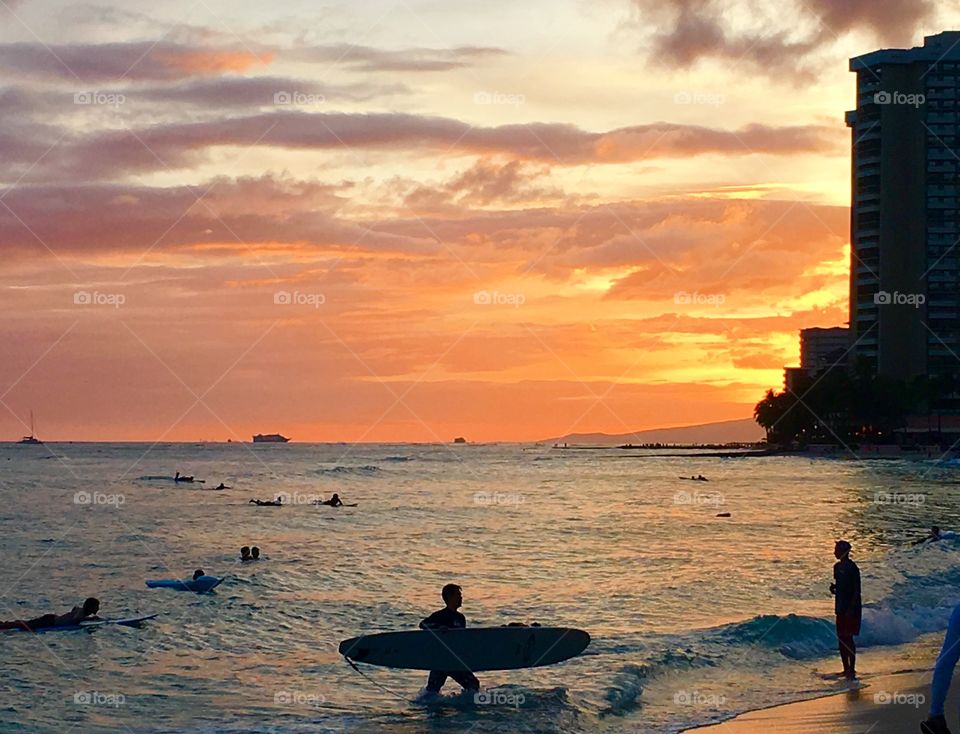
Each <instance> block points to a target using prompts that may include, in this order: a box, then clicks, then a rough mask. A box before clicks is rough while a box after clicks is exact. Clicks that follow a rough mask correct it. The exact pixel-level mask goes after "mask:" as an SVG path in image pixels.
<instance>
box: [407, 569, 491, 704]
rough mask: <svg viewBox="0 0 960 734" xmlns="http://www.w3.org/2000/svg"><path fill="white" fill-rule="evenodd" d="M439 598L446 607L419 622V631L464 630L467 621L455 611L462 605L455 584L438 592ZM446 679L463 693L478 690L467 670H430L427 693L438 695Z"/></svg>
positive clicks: (477, 683) (461, 598) (460, 591)
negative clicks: (457, 686)
mask: <svg viewBox="0 0 960 734" xmlns="http://www.w3.org/2000/svg"><path fill="white" fill-rule="evenodd" d="M440 596H441V597H442V598H443V602H444V604H446V606H445V607H444V608H443V609H441V610H440V611H437V612H434V613H433V614H431V615H430V616H429V617H427V618H426V619H424V620H423V621H422V622H420V629H423V630H429V629H464V628H465V627H466V626H467V619H466V617H464V616H463V615H462V614H461V613H460V612H458V611H457V610H458V609H459V608H460V607H461V606H462V605H463V591H462V590H461V589H460V587H459V586H457V585H456V584H447V585H446V586H444V587H443V589H442V590H441V591H440ZM447 677H450V678H453V679H454V680H455V681H456V682H457V683H459V684H460V685H461V686H463V689H464V690H465V691H479V690H480V681H479V680H477V677H476V676H475V675H474V674H473V673H471V672H470V671H468V670H458V671H452V672H446V671H442V670H431V671H430V677H429V678H428V679H427V691H429V692H430V693H439V692H440V689H441V688H443V684H444V683H446V682H447Z"/></svg>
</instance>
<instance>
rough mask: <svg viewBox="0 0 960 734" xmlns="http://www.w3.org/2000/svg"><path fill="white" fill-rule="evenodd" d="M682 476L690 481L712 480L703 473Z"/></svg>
mask: <svg viewBox="0 0 960 734" xmlns="http://www.w3.org/2000/svg"><path fill="white" fill-rule="evenodd" d="M680 478H681V479H686V480H687V481H689V482H709V481H710V480H709V479H707V478H706V477H705V476H703V474H697V476H693V475H692V474H691V475H690V476H689V477H680Z"/></svg>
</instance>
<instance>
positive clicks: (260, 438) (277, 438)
mask: <svg viewBox="0 0 960 734" xmlns="http://www.w3.org/2000/svg"><path fill="white" fill-rule="evenodd" d="M289 440H290V439H289V438H287V437H286V436H284V435H282V434H279V433H258V434H256V435H255V436H254V437H253V442H254V443H287V441H289Z"/></svg>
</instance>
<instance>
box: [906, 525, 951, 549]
mask: <svg viewBox="0 0 960 734" xmlns="http://www.w3.org/2000/svg"><path fill="white" fill-rule="evenodd" d="M955 537H956V533H954V532H952V531H950V530H947V531H943V530H940V528H939V527H938V526H936V525H934V526H933V527H932V528H930V532H929V533H927V534H926V535H924V536H923V537H922V538H920V539H919V540H915V541H913V543H912V545H920V544H921V543H935V542H936V541H938V540H952V539H953V538H955Z"/></svg>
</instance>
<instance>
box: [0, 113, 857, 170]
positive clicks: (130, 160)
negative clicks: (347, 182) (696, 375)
mask: <svg viewBox="0 0 960 734" xmlns="http://www.w3.org/2000/svg"><path fill="white" fill-rule="evenodd" d="M841 132H842V131H841ZM844 141H845V138H844V139H841V136H840V135H838V131H837V130H835V129H832V128H827V127H824V126H817V125H800V126H785V127H772V126H768V125H760V124H754V125H746V126H744V127H742V128H740V129H738V130H718V129H714V128H708V127H702V126H697V125H679V124H673V123H664V122H658V123H652V124H649V125H634V126H630V127H624V128H617V129H614V130H611V131H609V132H604V133H596V132H589V131H585V130H582V129H580V128H578V127H576V126H574V125H568V124H559V123H531V124H528V125H519V124H512V125H500V126H497V127H477V126H473V125H470V124H469V123H466V122H463V121H461V120H455V119H451V118H445V117H426V116H422V115H412V114H403V113H369V114H364V113H342V112H320V113H308V112H303V111H299V110H286V109H284V110H281V111H276V112H273V111H271V112H264V113H261V114H255V115H247V116H242V117H232V118H221V119H215V120H206V121H200V122H187V123H168V124H157V125H151V126H146V127H129V128H119V129H113V130H108V131H103V132H98V133H94V134H91V135H86V136H74V137H71V138H70V140H69V141H68V142H64V143H63V144H62V145H60V146H58V149H57V155H56V156H55V157H51V158H50V159H49V160H46V161H44V164H43V165H41V166H37V167H36V168H35V170H34V171H32V172H31V179H28V180H38V179H42V178H43V177H44V176H46V177H49V176H56V177H58V178H59V177H62V176H71V177H79V178H100V179H105V178H111V177H116V176H123V175H128V174H134V173H143V172H147V171H154V170H164V169H167V168H169V169H179V168H185V167H189V166H192V165H195V164H198V163H200V162H202V161H203V160H205V157H206V155H207V154H208V153H209V151H210V150H211V149H212V148H214V147H216V146H254V145H258V146H262V147H278V148H288V149H298V150H338V151H347V152H349V151H352V150H363V149H380V150H389V149H395V150H397V151H398V152H406V151H410V150H429V151H433V152H435V153H439V154H441V155H445V154H446V155H478V154H479V155H499V156H503V157H506V158H508V159H511V160H513V159H519V160H528V161H539V162H542V163H547V164H558V165H580V164H590V163H627V162H632V161H640V160H646V159H650V158H685V157H691V156H697V155H704V154H710V153H715V154H720V155H748V154H754V153H763V154H774V155H792V154H796V153H831V152H834V151H836V150H838V149H839V148H840V146H841V145H842V143H843V142H844ZM15 161H16V159H14V161H12V162H15ZM21 161H22V162H23V163H25V164H27V165H30V164H33V163H34V160H33V159H32V158H26V159H22V158H21Z"/></svg>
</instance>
